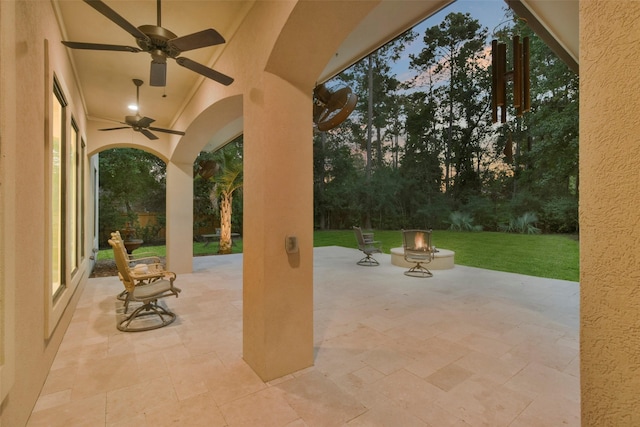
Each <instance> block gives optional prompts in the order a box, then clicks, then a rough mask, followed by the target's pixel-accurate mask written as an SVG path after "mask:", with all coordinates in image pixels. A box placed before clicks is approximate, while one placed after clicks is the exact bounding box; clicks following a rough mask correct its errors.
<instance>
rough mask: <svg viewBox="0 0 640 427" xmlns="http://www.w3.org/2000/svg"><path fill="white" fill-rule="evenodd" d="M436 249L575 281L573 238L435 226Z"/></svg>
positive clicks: (380, 234) (398, 239)
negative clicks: (474, 231) (466, 230)
mask: <svg viewBox="0 0 640 427" xmlns="http://www.w3.org/2000/svg"><path fill="white" fill-rule="evenodd" d="M313 237H314V240H313V245H314V246H316V247H318V246H344V247H348V248H357V244H356V239H355V236H354V234H353V231H351V230H335V231H315V232H314V236H313ZM375 239H376V240H379V241H381V242H382V247H383V250H384V252H386V253H389V252H390V250H391V248H396V247H401V246H402V235H401V233H400V231H398V230H394V231H378V230H376V231H375ZM432 240H433V244H434V245H435V246H436V247H440V248H443V249H450V250H452V251H455V253H456V255H455V263H456V264H459V265H467V266H470V267H479V268H486V269H489V270H497V271H508V272H511V273H519V274H526V275H529V276H538V277H547V278H551V279H562V280H571V281H574V282H577V281H578V280H579V277H580V276H579V243H578V240H577V238H576V237H575V236H568V235H547V234H540V235H527V234H512V233H496V232H489V231H482V232H478V233H470V232H454V231H442V230H436V231H434V232H433V237H432ZM217 251H218V243H210V244H209V245H207V246H206V247H205V246H204V243H201V242H195V243H194V244H193V254H194V255H195V256H200V255H215V254H216V253H217ZM141 252H153V253H155V254H156V255H158V256H165V255H166V250H165V246H143V247H141V248H140V249H138V250H136V251H134V254H136V253H141ZM233 252H234V253H241V252H242V239H237V240H236V241H235V242H234V246H233ZM110 258H113V255H112V252H111V250H110V249H109V250H107V249H104V250H101V251H100V252H99V253H98V260H101V259H110Z"/></svg>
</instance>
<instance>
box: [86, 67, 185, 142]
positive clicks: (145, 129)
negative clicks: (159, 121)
mask: <svg viewBox="0 0 640 427" xmlns="http://www.w3.org/2000/svg"><path fill="white" fill-rule="evenodd" d="M133 84H134V85H136V105H137V106H138V110H136V111H139V107H140V86H142V85H143V81H142V80H140V79H133ZM153 122H155V120H154V119H152V118H151V117H143V116H141V115H140V113H139V112H136V115H135V116H125V118H124V122H120V123H122V124H123V125H126V126H118V127H114V128H106V129H98V130H100V131H110V130H118V129H129V128H131V129H133V130H134V131H136V132H140V133H141V134H143V135H144V136H146V137H147V138H149V139H151V140H155V139H158V137H157V136H156V135H154V134H153V133H152V132H151V131H155V132H163V133H171V134H174V135H184V134H185V133H184V132H182V131H179V130H172V129H163V128H157V127H153V126H151V123H153Z"/></svg>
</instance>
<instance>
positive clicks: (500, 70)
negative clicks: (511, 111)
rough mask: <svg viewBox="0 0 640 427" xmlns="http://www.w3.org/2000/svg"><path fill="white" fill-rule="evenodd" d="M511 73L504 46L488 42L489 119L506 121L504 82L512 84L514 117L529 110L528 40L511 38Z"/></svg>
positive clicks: (526, 38) (495, 42) (517, 37)
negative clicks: (489, 51)
mask: <svg viewBox="0 0 640 427" xmlns="http://www.w3.org/2000/svg"><path fill="white" fill-rule="evenodd" d="M512 54H513V69H512V70H510V71H507V45H506V44H505V43H499V42H498V41H497V40H493V41H492V42H491V68H492V76H491V83H492V85H491V119H492V120H493V123H497V122H498V109H500V122H501V123H505V122H506V121H507V81H512V82H513V106H514V107H515V109H516V115H517V116H518V117H522V116H523V114H524V113H525V112H527V111H529V110H530V108H531V97H530V95H529V89H530V88H529V37H524V38H523V39H522V42H520V36H514V37H513V48H512Z"/></svg>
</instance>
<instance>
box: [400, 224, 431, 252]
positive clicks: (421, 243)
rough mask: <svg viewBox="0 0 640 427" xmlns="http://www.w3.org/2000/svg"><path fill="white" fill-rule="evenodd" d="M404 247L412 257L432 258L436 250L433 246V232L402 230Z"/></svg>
mask: <svg viewBox="0 0 640 427" xmlns="http://www.w3.org/2000/svg"><path fill="white" fill-rule="evenodd" d="M402 246H403V247H404V252H405V255H406V254H410V255H418V256H419V255H421V254H423V255H424V256H425V257H426V256H428V257H429V258H431V257H432V256H433V253H434V252H435V251H434V248H433V245H432V244H431V230H402Z"/></svg>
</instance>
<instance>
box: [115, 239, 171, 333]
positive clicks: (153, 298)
mask: <svg viewBox="0 0 640 427" xmlns="http://www.w3.org/2000/svg"><path fill="white" fill-rule="evenodd" d="M109 245H111V247H112V248H113V255H114V258H115V260H116V265H117V267H118V273H119V276H120V280H121V281H122V283H123V284H124V287H125V289H126V291H127V293H126V300H125V303H124V304H125V311H124V313H125V315H126V313H127V308H128V305H129V303H130V302H139V303H141V305H140V306H138V307H137V308H136V309H135V310H133V311H132V312H131V314H129V315H128V316H126V317H125V318H124V319H123V320H121V321H119V322H118V325H117V327H118V330H120V331H124V332H139V331H148V330H151V329H157V328H161V327H163V326H167V325H168V324H170V323H172V322H173V321H174V320H175V319H176V315H175V314H174V313H172V312H171V311H169V310H167V309H166V308H164V307H162V306H161V305H159V304H158V300H159V299H161V298H165V297H168V296H176V297H177V296H178V294H179V293H180V292H181V289H180V288H177V287H175V286H174V285H173V282H174V280H175V279H176V274H175V273H172V272H168V271H165V272H164V275H163V278H159V277H154V278H147V279H143V278H142V277H143V276H144V275H140V274H136V273H135V272H134V271H132V269H131V268H130V267H129V262H128V259H127V258H126V257H125V256H124V251H123V246H122V243H121V242H119V241H117V240H114V239H110V240H109ZM150 316H157V319H155V321H153V320H151V319H149V317H150Z"/></svg>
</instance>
